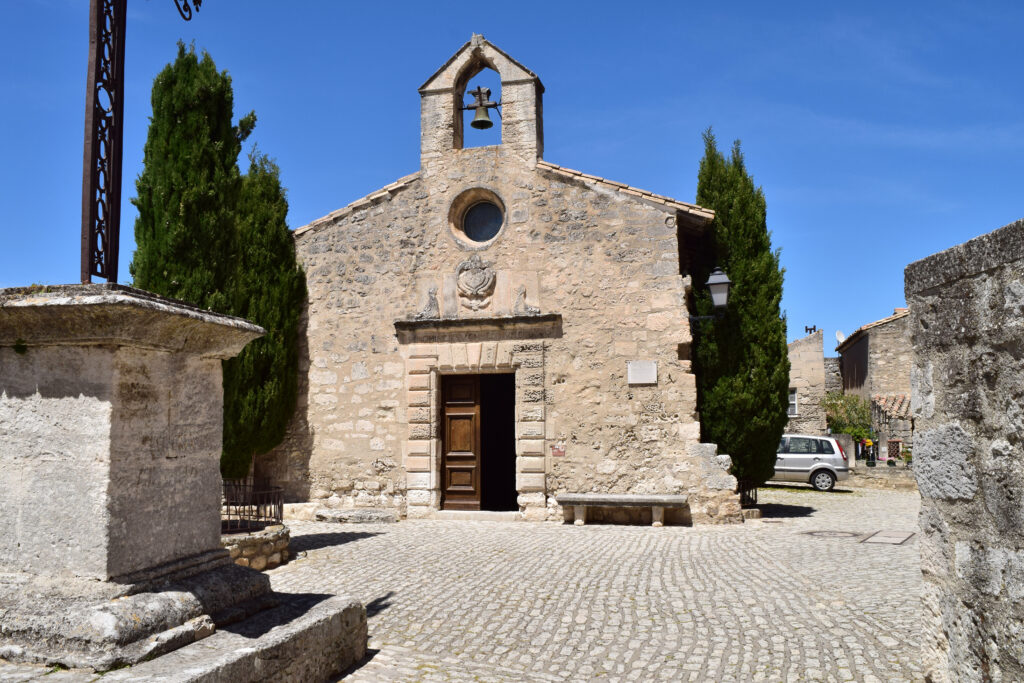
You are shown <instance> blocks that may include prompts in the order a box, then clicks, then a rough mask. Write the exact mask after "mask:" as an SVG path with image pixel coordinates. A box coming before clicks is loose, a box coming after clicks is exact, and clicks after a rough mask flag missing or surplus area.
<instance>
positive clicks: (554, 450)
mask: <svg viewBox="0 0 1024 683" xmlns="http://www.w3.org/2000/svg"><path fill="white" fill-rule="evenodd" d="M551 455H553V456H555V457H556V458H559V457H562V456H564V455H565V446H562V445H559V444H554V443H553V444H551Z"/></svg>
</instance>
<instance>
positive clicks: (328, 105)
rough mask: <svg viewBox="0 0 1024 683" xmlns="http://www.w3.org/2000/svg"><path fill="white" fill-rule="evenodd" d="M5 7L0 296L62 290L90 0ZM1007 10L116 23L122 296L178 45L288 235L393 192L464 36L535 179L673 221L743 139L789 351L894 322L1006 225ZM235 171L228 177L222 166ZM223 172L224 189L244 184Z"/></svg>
mask: <svg viewBox="0 0 1024 683" xmlns="http://www.w3.org/2000/svg"><path fill="white" fill-rule="evenodd" d="M8 5H9V6H7V7H5V25H6V26H7V27H8V31H7V36H6V38H5V42H6V47H7V50H8V52H7V54H8V59H6V60H4V63H3V66H2V67H0V68H2V69H3V73H2V75H3V82H4V83H5V85H6V95H5V106H3V107H2V108H0V125H2V129H3V130H4V131H6V139H5V144H4V152H3V157H2V158H3V161H4V163H3V164H2V165H0V236H2V238H3V248H2V249H0V287H9V286H18V285H27V284H32V283H41V284H55V283H64V282H75V281H77V279H78V273H79V262H78V259H79V235H80V230H81V218H80V210H81V173H82V135H83V127H84V124H83V120H84V118H83V117H84V95H85V72H86V56H87V49H88V11H87V10H88V0H24V1H21V2H16V3H15V2H12V3H8ZM1022 20H1024V8H1022V6H1020V5H1019V4H1017V3H1010V2H1006V3H985V2H972V3H950V2H942V1H931V2H903V3H892V2H884V3H883V2H858V3H823V2H804V3H801V2H788V3H764V2H756V3H755V2H732V3H729V2H718V3H709V2H702V3H691V2H682V1H678V0H677V1H676V2H664V3H659V2H644V3H631V4H630V3H625V4H624V3H621V2H586V3H569V2H551V1H550V0H548V1H547V2H516V3H514V5H509V4H508V3H493V2H482V3H481V2H477V3H473V2H466V1H465V0H463V1H462V2H438V1H432V2H402V1H399V0H391V1H390V2H386V3H385V2H380V3H377V2H373V3H370V2H361V3H353V2H341V1H336V0H306V1H305V2H294V3H283V2H280V1H277V2H271V1H270V0H244V2H243V0H205V2H204V4H203V7H202V10H201V11H199V12H198V13H197V14H196V16H195V18H194V19H193V21H192V22H191V23H185V22H184V21H182V20H181V19H180V18H179V16H178V13H177V10H176V9H175V8H174V3H173V2H172V0H130V3H129V16H128V43H127V58H126V64H127V66H126V74H125V76H126V81H127V87H128V94H127V99H126V105H125V119H126V130H125V137H124V143H125V155H124V188H123V195H124V197H123V206H122V242H121V262H120V281H121V282H122V283H129V281H130V275H129V273H128V263H129V261H130V258H131V253H132V251H133V250H134V240H133V238H132V233H133V225H134V218H135V211H134V207H132V206H131V204H130V201H129V200H130V198H131V197H132V196H134V193H135V185H134V181H135V178H136V176H137V175H138V173H139V172H140V170H141V161H142V149H143V144H144V142H145V136H146V127H147V125H148V117H149V114H150V104H149V93H150V87H151V85H152V81H153V78H154V76H155V75H156V74H157V72H158V71H159V70H160V69H161V68H162V67H163V65H164V64H166V63H167V62H168V61H170V60H171V59H173V57H174V54H175V49H176V48H175V43H176V42H177V41H178V40H179V39H181V40H184V41H185V42H192V41H194V42H195V44H196V46H197V48H200V49H205V50H207V51H209V52H210V54H211V55H212V56H213V58H214V60H215V61H216V63H217V65H218V67H219V68H221V69H226V70H227V71H229V72H230V74H231V76H232V78H233V81H234V88H235V114H236V117H237V116H239V115H241V114H243V113H245V112H248V111H249V110H255V111H256V114H257V116H258V119H259V121H258V123H257V126H256V131H255V133H254V134H253V136H252V137H251V138H250V139H249V141H248V143H247V146H246V149H248V148H249V147H251V145H252V144H253V143H256V144H258V145H259V147H260V149H261V150H262V151H264V152H266V153H268V154H269V155H270V156H272V157H274V158H276V159H277V161H278V163H279V164H280V166H281V169H282V178H283V181H284V184H285V185H286V186H287V188H288V191H289V200H290V202H291V210H290V214H289V223H290V225H291V226H292V227H293V228H294V227H298V226H301V225H304V224H305V223H308V222H309V221H311V220H313V219H315V218H318V217H320V216H322V215H325V214H327V213H329V212H330V211H332V210H334V209H337V208H339V207H341V206H344V205H345V204H347V203H349V202H351V201H353V200H354V199H357V198H359V197H361V196H363V195H365V194H368V193H370V192H372V191H373V190H375V189H377V188H379V187H381V186H383V185H386V184H388V183H390V182H392V181H393V180H395V179H397V178H399V177H400V176H403V175H406V174H408V173H411V172H413V171H415V170H416V169H417V167H418V164H419V140H418V137H419V95H418V93H417V90H416V89H417V88H418V87H419V85H420V84H422V83H423V81H425V80H426V79H427V77H428V76H430V75H431V74H432V73H433V71H434V70H435V69H436V68H437V67H439V66H440V65H441V64H443V63H444V62H445V61H446V60H447V59H448V57H449V56H450V55H451V54H452V53H454V52H455V51H456V50H457V49H458V48H459V47H460V46H461V45H462V44H463V43H465V42H466V41H467V40H468V39H469V37H470V34H471V33H473V32H477V33H482V34H484V35H485V36H486V37H487V39H488V40H490V41H491V42H493V43H494V44H496V45H498V46H499V47H500V48H502V49H503V50H505V51H506V52H508V53H509V54H511V55H512V56H513V57H515V58H516V59H518V60H519V61H520V62H522V63H523V64H524V65H526V66H527V67H528V68H530V69H531V70H533V71H534V72H535V73H537V74H538V75H539V76H540V78H541V80H542V81H543V83H544V85H545V88H546V93H545V100H544V115H545V154H544V157H545V159H547V160H548V161H551V162H553V163H557V164H561V165H563V166H568V167H570V168H576V169H580V170H583V171H585V172H587V173H593V174H595V175H599V176H603V177H607V178H610V179H613V180H618V181H621V182H625V183H629V184H631V185H635V186H638V187H642V188H644V189H648V190H651V191H654V192H657V193H661V194H666V195H670V196H673V197H676V198H678V199H681V200H684V201H693V199H694V196H695V193H696V178H697V166H698V163H699V161H700V157H701V155H702V151H703V150H702V143H701V131H702V130H703V129H705V128H706V127H707V126H709V125H710V126H713V127H714V130H715V133H716V135H717V137H718V139H719V144H720V146H722V147H723V148H726V149H727V148H728V146H729V145H730V144H731V142H732V141H733V140H734V139H736V138H739V139H741V140H742V145H743V151H744V153H745V156H746V160H747V166H748V169H749V170H750V171H751V173H753V175H754V177H755V181H756V182H757V183H758V184H759V185H761V186H762V187H763V189H764V192H765V195H766V197H767V201H768V224H769V228H770V229H771V231H772V241H773V244H774V245H775V246H776V247H779V248H781V250H782V264H783V266H784V267H785V269H786V280H785V294H784V298H783V307H784V309H785V311H786V314H787V317H788V324H789V338H790V340H792V339H795V338H798V337H801V336H803V334H804V326H807V325H817V326H818V327H819V328H820V329H824V331H825V339H826V345H825V346H826V352H827V353H831V351H832V348H833V347H834V342H833V341H832V340H833V335H834V333H835V331H836V330H842V331H843V332H844V333H846V334H849V333H850V332H852V331H853V330H854V329H856V328H857V327H858V326H860V325H863V324H865V323H868V322H871V321H873V320H877V319H879V318H882V317H885V316H886V315H888V314H890V313H891V312H892V309H893V308H894V307H896V306H902V305H903V303H904V297H903V269H904V267H905V266H906V264H907V263H909V262H911V261H914V260H917V259H919V258H923V257H924V256H927V255H928V254H931V253H934V252H936V251H940V250H942V249H945V248H947V247H950V246H952V245H954V244H958V243H960V242H963V241H965V240H968V239H970V238H972V237H975V236H977V235H980V234H983V233H986V232H989V231H991V230H994V229H995V228H998V227H1000V226H1002V225H1005V224H1006V223H1009V222H1012V221H1014V220H1016V219H1018V218H1021V217H1022V216H1024V202H1022V201H1021V196H1022V192H1021V185H1022V179H1024V149H1022V148H1024V116H1022V112H1024V92H1022V87H1021V76H1020V74H1021V71H1022V67H1024V59H1022V50H1024V43H1022V42H1021V41H1020V37H1019V36H1020V32H1021V29H1022V28H1024V21H1022ZM243 161H244V159H243ZM243 169H244V166H243Z"/></svg>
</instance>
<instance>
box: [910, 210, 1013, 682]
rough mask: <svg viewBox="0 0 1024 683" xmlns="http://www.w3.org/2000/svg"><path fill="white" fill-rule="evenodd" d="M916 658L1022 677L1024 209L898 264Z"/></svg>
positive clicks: (938, 670) (966, 676) (942, 669)
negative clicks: (903, 315) (917, 563)
mask: <svg viewBox="0 0 1024 683" xmlns="http://www.w3.org/2000/svg"><path fill="white" fill-rule="evenodd" d="M906 295H907V303H908V305H909V306H910V313H911V319H910V329H911V337H912V342H913V355H914V363H913V369H912V375H911V382H912V395H913V399H912V400H913V413H914V420H915V422H916V432H915V434H916V435H915V448H914V470H915V472H916V476H917V483H918V488H919V489H920V491H921V517H920V520H921V530H922V533H923V538H922V541H921V566H922V571H923V573H924V596H923V600H924V612H925V628H924V652H923V658H922V659H923V663H924V665H925V667H924V668H925V671H926V674H927V676H928V677H929V680H932V681H982V680H986V681H999V680H1002V681H1019V680H1024V460H1022V458H1021V455H1022V453H1021V438H1022V435H1024V362H1022V360H1021V358H1022V354H1024V221H1018V222H1016V223H1013V224H1011V225H1008V226H1006V227H1004V228H1001V229H999V230H996V231H995V232H992V233H989V234H987V235H983V236H981V237H978V238H976V239H973V240H971V241H969V242H966V243H964V244H961V245H959V246H957V247H953V248H952V249H948V250H946V251H944V252H941V253H938V254H934V255H932V256H929V257H928V258H926V259H923V260H921V261H917V262H915V263H912V264H910V265H909V266H907V269H906Z"/></svg>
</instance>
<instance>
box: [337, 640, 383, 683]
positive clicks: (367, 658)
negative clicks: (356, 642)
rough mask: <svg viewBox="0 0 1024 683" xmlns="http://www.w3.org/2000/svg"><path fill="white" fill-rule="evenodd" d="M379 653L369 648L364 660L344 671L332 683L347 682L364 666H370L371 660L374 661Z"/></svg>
mask: <svg viewBox="0 0 1024 683" xmlns="http://www.w3.org/2000/svg"><path fill="white" fill-rule="evenodd" d="M379 653H380V650H374V649H373V648H369V647H368V648H366V654H365V655H363V658H362V659H360V660H359V661H358V662H356V663H355V664H353V665H352V666H350V667H349V668H347V669H345V670H344V671H342V672H341V675H340V676H338V677H337V678H332V679H331V680H330V683H338V681H343V680H345V679H346V678H348V677H349V676H351V675H352V674H353V673H355V672H356V671H358V670H359V669H362V668H363V667H364V666H366V665H367V664H369V663H370V660H371V659H373V658H374V657H376V656H377V655H378V654H379Z"/></svg>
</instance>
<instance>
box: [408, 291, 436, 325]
mask: <svg viewBox="0 0 1024 683" xmlns="http://www.w3.org/2000/svg"><path fill="white" fill-rule="evenodd" d="M425 298H426V301H424V302H423V308H421V309H420V311H419V313H414V314H413V315H412V319H413V320H435V319H437V318H440V317H441V309H440V307H439V306H438V305H437V287H431V288H430V289H428V290H427V296H426V297H425Z"/></svg>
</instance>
